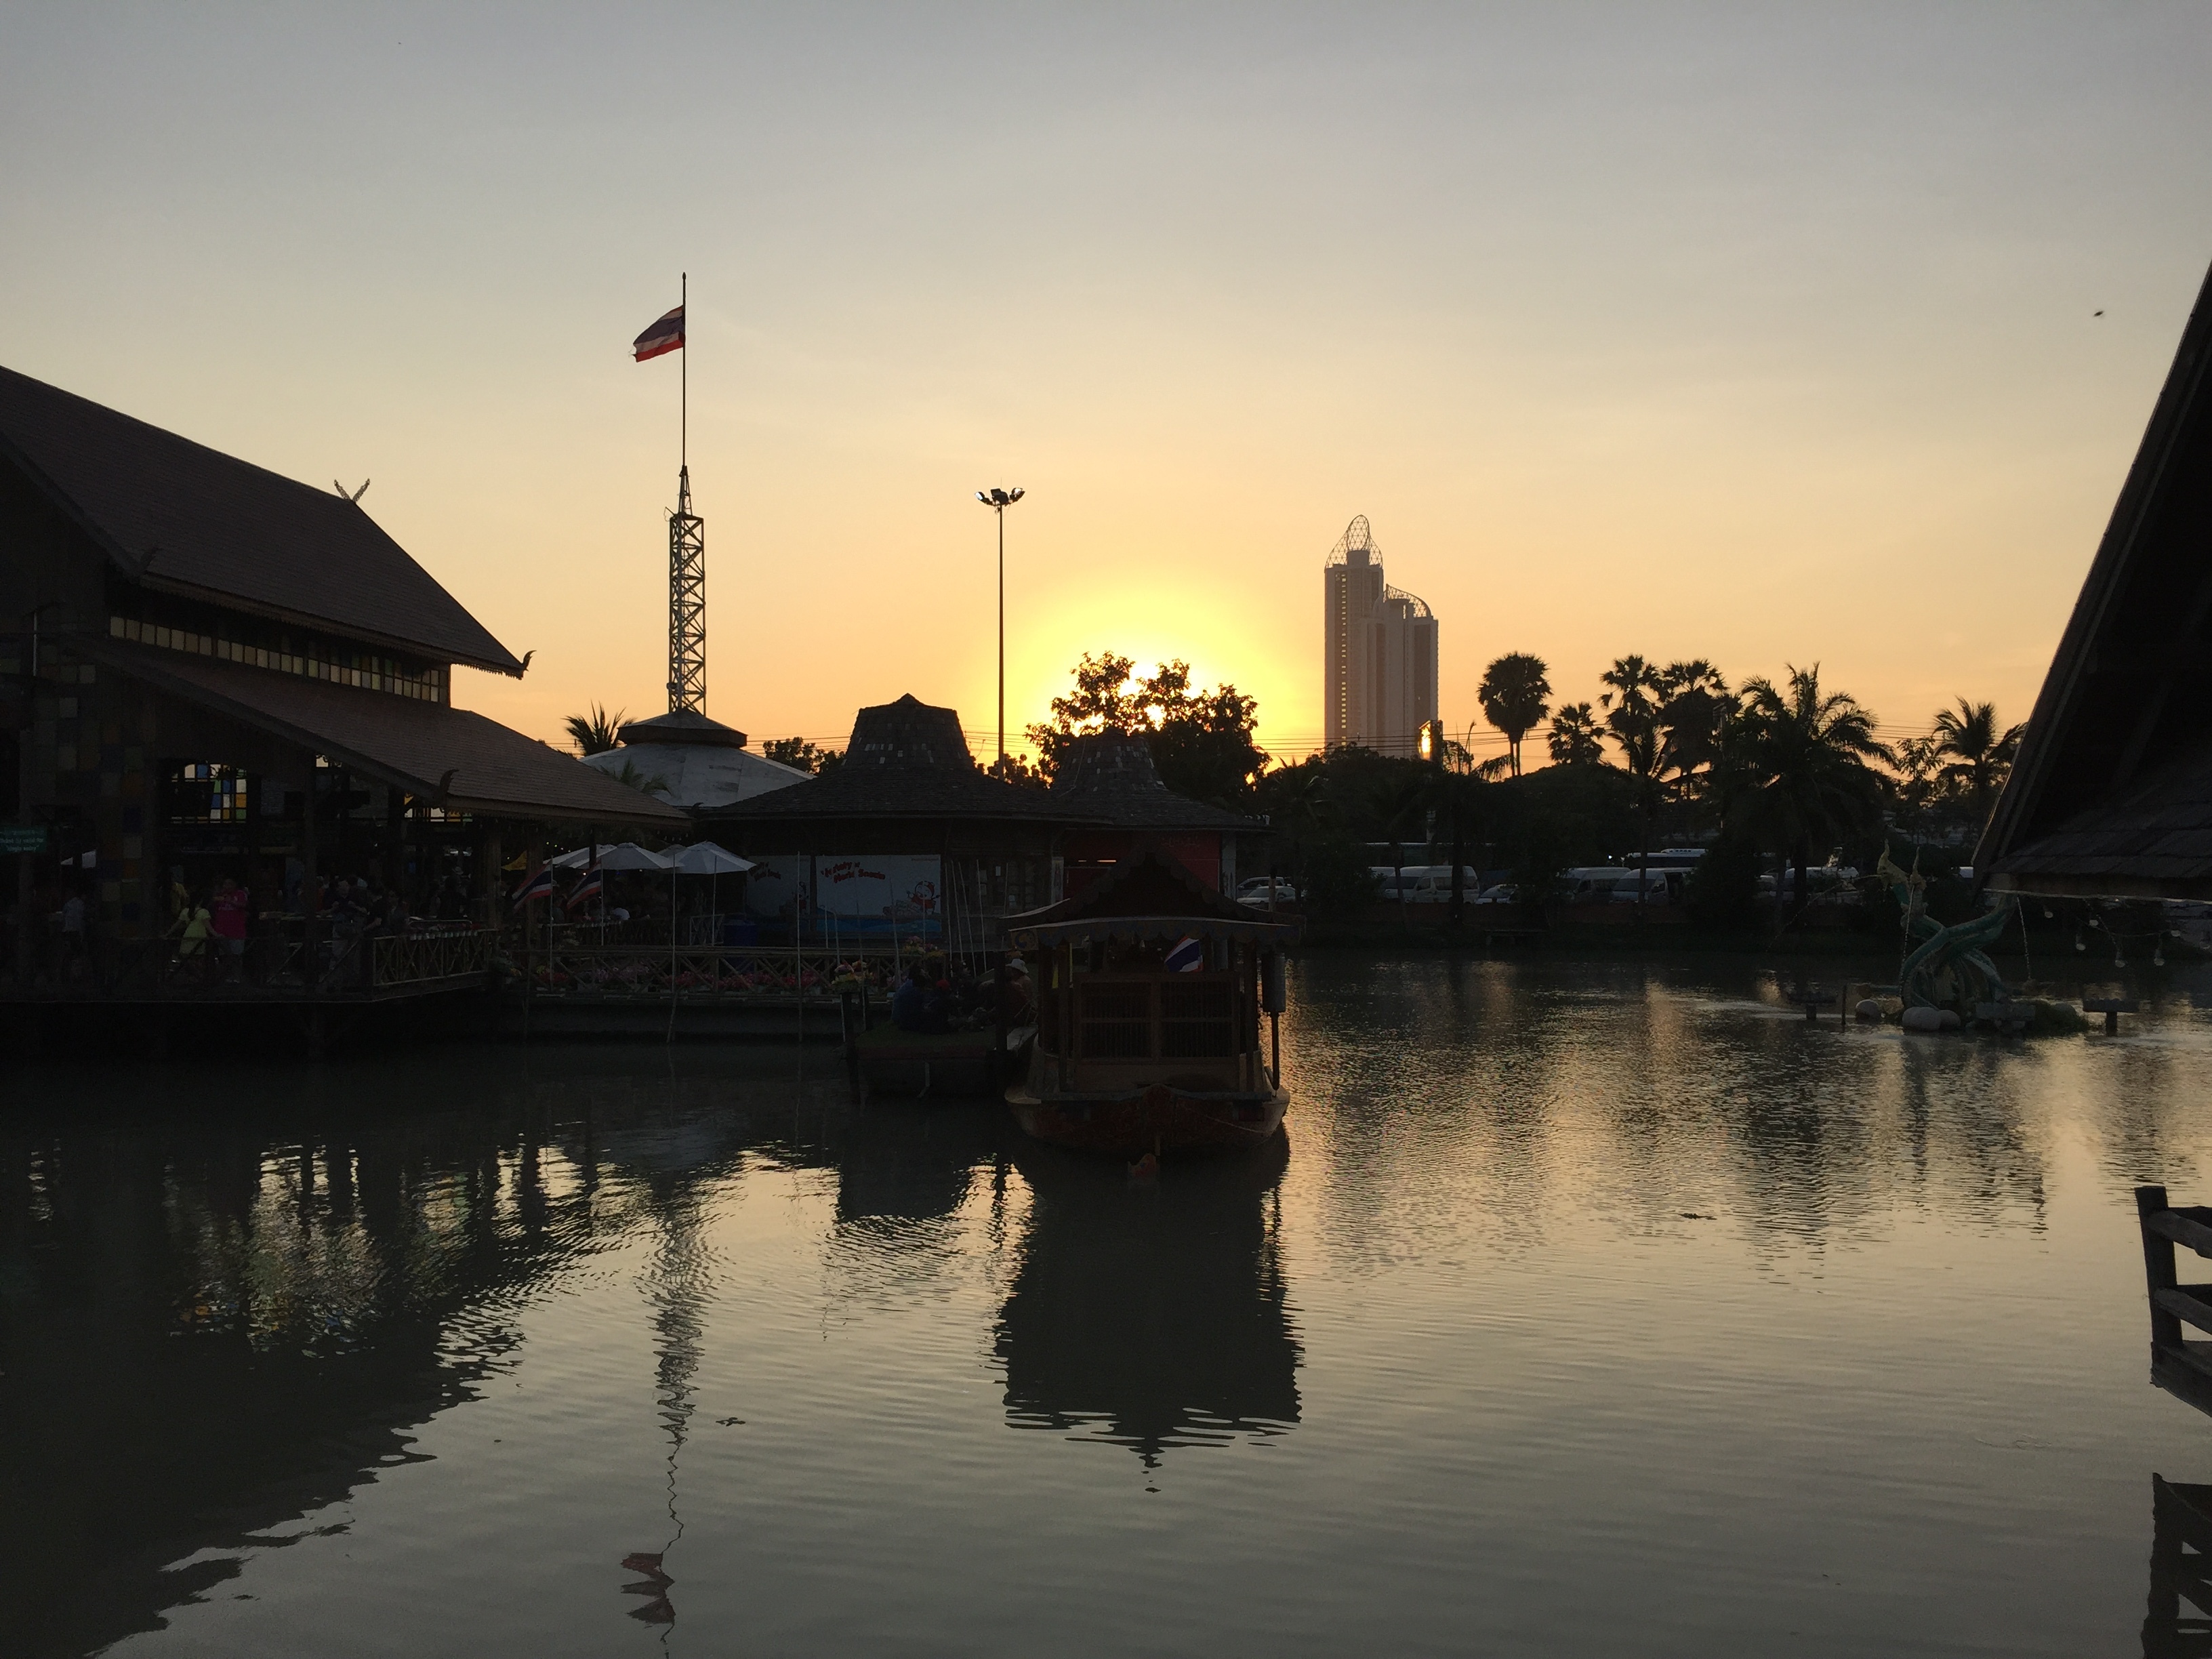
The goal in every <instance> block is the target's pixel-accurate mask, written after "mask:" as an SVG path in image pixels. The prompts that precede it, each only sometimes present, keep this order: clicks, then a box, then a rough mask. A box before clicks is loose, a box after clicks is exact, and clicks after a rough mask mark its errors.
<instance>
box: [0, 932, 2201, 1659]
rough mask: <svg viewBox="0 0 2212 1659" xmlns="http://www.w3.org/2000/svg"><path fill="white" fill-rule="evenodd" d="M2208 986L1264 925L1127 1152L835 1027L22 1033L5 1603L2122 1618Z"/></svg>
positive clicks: (447, 1612) (245, 1623) (2166, 1410)
mask: <svg viewBox="0 0 2212 1659" xmlns="http://www.w3.org/2000/svg"><path fill="white" fill-rule="evenodd" d="M2198 993H2203V994H2206V997H2207V1000H2212V977H2208V978H2206V979H2205V980H2204V981H2203V982H2202V983H2201V984H2200V983H2193V982H2192V981H2191V980H2190V979H2189V978H2188V977H2187V976H2186V975H2172V976H2170V977H2169V978H2167V979H2166V981H2165V982H2164V985H2163V987H2162V990H2161V991H2160V1001H2159V1004H2158V1006H2157V1007H2156V1008H2155V1009H2154V1011H2153V1012H2152V1013H2151V1014H2149V1015H2148V1016H2147V1017H2146V1018H2144V1019H2143V1020H2142V1022H2141V1023H2140V1024H2136V1025H2135V1026H2133V1027H2132V1028H2131V1030H2130V1034H2129V1035H2125V1036H2122V1037H2121V1038H2119V1039H2118V1040H2107V1039H2106V1038H2105V1037H2103V1036H2101V1035H2098V1036H2089V1037H2087V1038H2066V1039H2053V1040H2046V1041H2039V1042H2020V1041H2016V1040H2015V1041H2002V1040H1996V1039H1981V1038H1973V1037H1966V1038H1960V1037H1945V1038H1938V1037H1910V1038H1908V1037H1905V1036H1901V1035H1899V1034H1898V1033H1895V1032H1892V1031H1886V1030H1863V1029H1853V1030H1838V1029H1837V1028H1836V1027H1835V1026H1834V1025H1833V1024H1828V1025H1825V1026H1822V1027H1820V1028H1818V1029H1808V1027H1807V1026H1806V1024H1804V1022H1803V1020H1802V1018H1800V1017H1799V1016H1798V1015H1797V1013H1796V1012H1795V1011H1794V1010H1790V1009H1788V1008H1786V1007H1783V1006H1780V1005H1779V1003H1778V1000H1777V995H1776V991H1775V988H1774V986H1773V984H1772V982H1771V979H1770V978H1768V977H1766V976H1765V975H1762V974H1761V973H1759V971H1758V970H1756V969H1753V968H1750V967H1737V966H1735V965H1732V964H1729V963H1711V962H1706V963H1676V964H1656V965H1648V966H1647V965H1638V966H1634V967H1626V968H1620V967H1593V966H1587V965H1583V966H1576V965H1563V964H1545V963H1538V964H1533V965H1532V964H1528V963H1484V962H1467V963H1449V962H1446V961H1443V960H1439V959H1435V958H1423V959H1411V960H1406V961H1395V960H1390V959H1387V958H1378V957H1352V956H1344V957H1314V958H1310V959H1309V960H1307V961H1304V962H1303V963H1299V964H1297V969H1296V971H1295V974H1294V978H1293V982H1292V987H1291V994H1292V999H1293V1003H1294V1007H1295V1012H1293V1013H1292V1014H1291V1016H1289V1017H1288V1018H1286V1020H1285V1033H1284V1042H1285V1062H1286V1067H1287V1070H1288V1072H1289V1074H1290V1079H1291V1085H1292V1088H1293V1091H1294V1097H1295V1098H1294V1104H1293V1107H1292V1109H1291V1117H1290V1121H1289V1132H1288V1135H1287V1139H1286V1142H1285V1144H1283V1145H1281V1146H1279V1147H1278V1148H1277V1150H1276V1152H1274V1153H1273V1155H1271V1156H1264V1157H1261V1158H1249V1159H1235V1160H1231V1161H1227V1162H1215V1163H1210V1164H1175V1163H1173V1162H1171V1163H1170V1165H1169V1166H1168V1168H1167V1169H1166V1170H1164V1173H1163V1174H1162V1175H1161V1176H1160V1177H1159V1179H1158V1181H1157V1182H1133V1181H1132V1180H1131V1179H1130V1178H1129V1177H1128V1176H1127V1174H1126V1173H1125V1172H1124V1171H1123V1170H1121V1169H1120V1168H1119V1167H1118V1166H1115V1165H1102V1164H1094V1163H1089V1162H1085V1161H1082V1160H1077V1159H1073V1158H1065V1157H1061V1156H1059V1155H1056V1154H1053V1153H1051V1152H1047V1151H1045V1150H1043V1149H1038V1148H1034V1147H1031V1146H1027V1145H1026V1144H1024V1143H1023V1142H1022V1141H1021V1140H1020V1139H1019V1136H1018V1132H1016V1131H1015V1130H1014V1129H1013V1128H1012V1125H1011V1123H1010V1122H1009V1121H1006V1118H1005V1117H1004V1115H1003V1114H1002V1112H1000V1111H994V1110H992V1109H989V1108H987V1106H984V1105H981V1104H979V1103H971V1104H961V1103H943V1102H939V1103H929V1102H923V1103H915V1102H911V1101H884V1100H877V1101H874V1102H872V1103H866V1104H865V1105H862V1104H856V1103H854V1100H853V1098H852V1097H851V1094H850V1092H849V1091H848V1087H847V1085H846V1084H845V1081H844V1079H843V1077H842V1073H840V1072H839V1071H838V1070H837V1068H836V1057H835V1055H834V1054H833V1053H832V1052H830V1051H827V1050H823V1049H814V1050H810V1051H807V1052H806V1053H805V1054H800V1053H799V1052H798V1051H796V1050H794V1049H791V1048H773V1047H749V1048H748V1047H720V1046H717V1047H711V1048H700V1047H679V1048H676V1049H674V1050H673V1051H669V1050H665V1049H662V1048H658V1047H655V1046H651V1045H645V1046H621V1047H590V1048H582V1047H574V1046H566V1047H555V1046H538V1047H534V1048H514V1047H507V1048H485V1047H470V1046H450V1047H435V1048H410V1049H404V1050H398V1051H394V1052H390V1053H372V1054H352V1055H349V1056H343V1057H342V1058H341V1059H339V1060H335V1061H333V1062H331V1063H330V1064H328V1065H325V1066H306V1065H292V1064H289V1063H283V1062H277V1061H258V1060H252V1059H250V1058H240V1059H238V1060H233V1061H215V1060H205V1059H196V1060H175V1061H171V1062H169V1063H167V1064H166V1065H161V1066H154V1065H144V1066H140V1065H136V1064H130V1063H125V1062H121V1061H118V1062H114V1063H112V1064H100V1065H95V1066H93V1067H91V1068H90V1069H89V1070H88V1071H72V1070H64V1069H62V1068H59V1067H34V1068H31V1069H28V1070H21V1069H19V1070H17V1071H15V1072H14V1073H11V1074H9V1078H8V1079H7V1085H8V1087H7V1105H6V1107H5V1108H4V1109H0V1421H4V1422H5V1423H6V1424H7V1425H8V1427H9V1434H8V1435H7V1437H5V1440H4V1443H0V1476H3V1477H4V1478H3V1479H0V1498H4V1502H0V1629H4V1630H5V1631H6V1632H8V1639H7V1641H6V1642H4V1643H0V1648H4V1649H5V1650H7V1651H9V1652H10V1653H15V1652H21V1653H25V1654H27V1655H47V1654H54V1655H69V1654H78V1653H87V1652H92V1651H98V1650H103V1649H105V1650H110V1651H112V1652H115V1653H118V1654H129V1655H133V1656H145V1659H172V1656H184V1655H217V1654H221V1655H239V1654H245V1655H258V1654H269V1655H277V1654H283V1655H293V1654H298V1653H303V1652H313V1653H317V1654H332V1655H344V1654H362V1655H368V1654H383V1653H389V1652H392V1651H416V1652H422V1653H446V1652H463V1651H465V1652H468V1653H471V1654H495V1655H497V1654H515V1655H533V1656H536V1655H567V1654H575V1655H586V1654H588V1655H594V1656H603V1655H607V1654H618V1653H623V1652H634V1653H637V1654H640V1655H643V1654H647V1653H650V1652H658V1651H663V1650H665V1651H669V1652H676V1651H686V1650H688V1651H693V1652H698V1653H717V1654H719V1653H726V1652H738V1651H744V1652H749V1653H763V1654H811V1653H828V1652H858V1651H870V1652H875V1653H883V1654H969V1653H992V1654H999V1653H1003V1654H1024V1655H1026V1654H1030V1653H1034V1652H1038V1651H1051V1652H1056V1653H1062V1654H1091V1653H1096V1654H1155V1653H1157V1654H1176V1655H1192V1654H1197V1655H1206V1656H1218V1655H1230V1654H1243V1653H1284V1654H1304V1653H1310V1654H1332V1655H1334V1654H1341V1653H1344V1652H1346V1651H1370V1652H1382V1651H1390V1652H1398V1653H1414V1654H1419V1653H1446V1652H1449V1653H1464V1652H1468V1651H1481V1652H1486V1653H1499V1654H1523V1653H1525V1654H1558V1653H1562V1652H1599V1651H1605V1652H1613V1653H1622V1654H1684V1655H1689V1654H1711V1653H1715V1652H1730V1653H1733V1652H1745V1653H1749V1652H1754V1651H1756V1652H1760V1653H1769V1652H1788V1653H1791V1654H1863V1653H1867V1652H1869V1651H1875V1650H1884V1651H1888V1652H1894V1653H1909V1654H1922V1653H1927V1654H1951V1653H2009V1654H2041V1653H2050V1654H2069V1655H2070V1654H2081V1653H2113V1652H2126V1651H2140V1650H2141V1644H2142V1642H2143V1640H2144V1636H2145V1632H2144V1631H2143V1619H2144V1609H2145V1607H2146V1597H2147V1595H2148V1591H2149V1588H2150V1577H2149V1573H2150V1565H2149V1564H2150V1558H2151V1552H2152V1547H2153V1542H2154V1540H2153V1528H2152V1520H2151V1498H2150V1480H2151V1476H2152V1474H2153V1473H2154V1472H2157V1473H2160V1474H2164V1475H2166V1477H2167V1478H2168V1479H2171V1480H2191V1481H2203V1480H2212V1420H2207V1419H2204V1418H2202V1417H2199V1416H2198V1415H2197V1413H2195V1412H2193V1411H2191V1409H2190V1408H2188V1407H2185V1406H2184V1405H2182V1404H2181V1403H2179V1401H2175V1400H2173V1399H2172V1398H2171V1397H2169V1396H2167V1395H2163V1394H2161V1393H2159V1392H2158V1391H2156V1390H2154V1389H2152V1388H2150V1387H2149V1386H2148V1383H2147V1380H2146V1373H2147V1340H2148V1328H2147V1320H2146V1316H2145V1313H2144V1309H2143V1300H2142V1297H2143V1292H2142V1257H2141V1252H2140V1249H2139V1246H2138V1244H2137V1243H2136V1233H2135V1229H2134V1222H2133V1210H2132V1200H2131V1199H2130V1193H2129V1188H2130V1187H2131V1186H2132V1185H2133V1184H2134V1183H2135V1182H2137V1181H2142V1180H2163V1181H2166V1182H2170V1183H2171V1184H2172V1187H2173V1188H2174V1189H2175V1193H2176V1196H2177V1199H2178V1200H2182V1201H2191V1200H2194V1199H2197V1198H2212V1171H2208V1170H2207V1169H2206V1167H2205V1163H2206V1160H2205V1158H2204V1154H2205V1152H2206V1151H2207V1150H2208V1148H2212V1140H2208V1138H2207V1137H2208V1132H2212V1091H2208V1088H2207V1085H2208V1083H2212V1013H2206V1012H2199V1011H2198V1009H2197V1007H2196V1006H2195V1003H2194V1000H2192V999H2193V997H2194V995H2196V994H2198ZM653 1556H658V1557H659V1558H660V1565H659V1570H658V1572H657V1573H656V1572H655V1571H653V1570H652V1569H651V1563H650V1560H649V1559H641V1558H651V1557H653ZM626 1560H629V1561H631V1562H632V1565H628V1566H626V1565H624V1563H625V1561H626ZM2153 1634H2155V1632H2154V1633H2153Z"/></svg>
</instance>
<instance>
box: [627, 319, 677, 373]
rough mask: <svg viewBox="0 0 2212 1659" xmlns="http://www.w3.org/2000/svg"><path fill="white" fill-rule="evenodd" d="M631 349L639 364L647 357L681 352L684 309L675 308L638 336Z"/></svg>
mask: <svg viewBox="0 0 2212 1659" xmlns="http://www.w3.org/2000/svg"><path fill="white" fill-rule="evenodd" d="M631 349H632V350H634V351H635V352H636V353H637V361H638V362H644V361H645V360H646V359H647V358H648V357H658V356H660V354H661V353H663V352H664V351H681V350H683V349H684V307H682V306H678V307H676V309H675V310H673V311H671V312H670V313H668V314H667V315H666V316H665V317H663V318H662V319H660V320H659V322H657V323H655V324H653V326H652V327H651V328H648V329H647V330H646V331H645V332H644V333H642V334H641V335H639V336H638V337H637V339H636V340H635V342H634V343H633V344H632V346H631Z"/></svg>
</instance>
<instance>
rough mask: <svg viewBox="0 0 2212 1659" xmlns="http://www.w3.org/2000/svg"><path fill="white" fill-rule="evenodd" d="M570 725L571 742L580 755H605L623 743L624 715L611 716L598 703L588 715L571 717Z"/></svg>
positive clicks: (569, 717) (569, 736) (573, 715)
mask: <svg viewBox="0 0 2212 1659" xmlns="http://www.w3.org/2000/svg"><path fill="white" fill-rule="evenodd" d="M622 726H623V716H622V714H621V713H620V712H617V713H615V714H609V713H607V711H606V710H605V709H604V708H600V707H599V704H597V703H593V704H592V712H591V713H590V714H571V715H569V716H568V738H569V741H570V742H572V743H574V744H575V745H576V752H577V753H578V754H580V755H604V754H605V753H606V752H607V750H610V749H611V748H613V747H614V746H615V744H617V743H618V742H620V741H621V733H622Z"/></svg>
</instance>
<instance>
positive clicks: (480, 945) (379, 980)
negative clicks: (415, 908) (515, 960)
mask: <svg viewBox="0 0 2212 1659" xmlns="http://www.w3.org/2000/svg"><path fill="white" fill-rule="evenodd" d="M365 942H366V943H367V944H368V946H369V947H370V957H369V971H370V977H371V980H372V982H373V983H374V987H375V988H376V989H378V990H380V991H387V990H397V989H399V988H401V987H410V986H425V985H433V984H436V983H438V982H439V981H445V980H465V979H480V978H482V977H483V975H485V974H486V973H488V972H489V971H490V969H491V964H492V957H493V954H494V952H495V951H496V950H497V948H498V945H499V935H498V934H497V933H494V932H493V931H492V930H491V929H489V928H488V927H435V928H432V929H430V930H429V931H428V932H425V933H398V934H394V935H392V937H390V938H388V939H368V940H367V941H365Z"/></svg>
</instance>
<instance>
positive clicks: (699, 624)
mask: <svg viewBox="0 0 2212 1659" xmlns="http://www.w3.org/2000/svg"><path fill="white" fill-rule="evenodd" d="M706 701H707V521H706V520H704V519H702V518H701V517H700V516H699V515H698V514H697V513H694V512H693V511H692V510H691V469H690V466H689V465H683V466H679V467H678V469H677V472H676V510H675V511H674V512H673V513H670V514H669V515H668V712H669V713H670V714H676V713H678V711H680V710H683V709H687V708H688V709H690V711H691V712H692V713H693V714H702V713H704V712H705V710H704V708H703V705H704V704H705V702H706Z"/></svg>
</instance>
